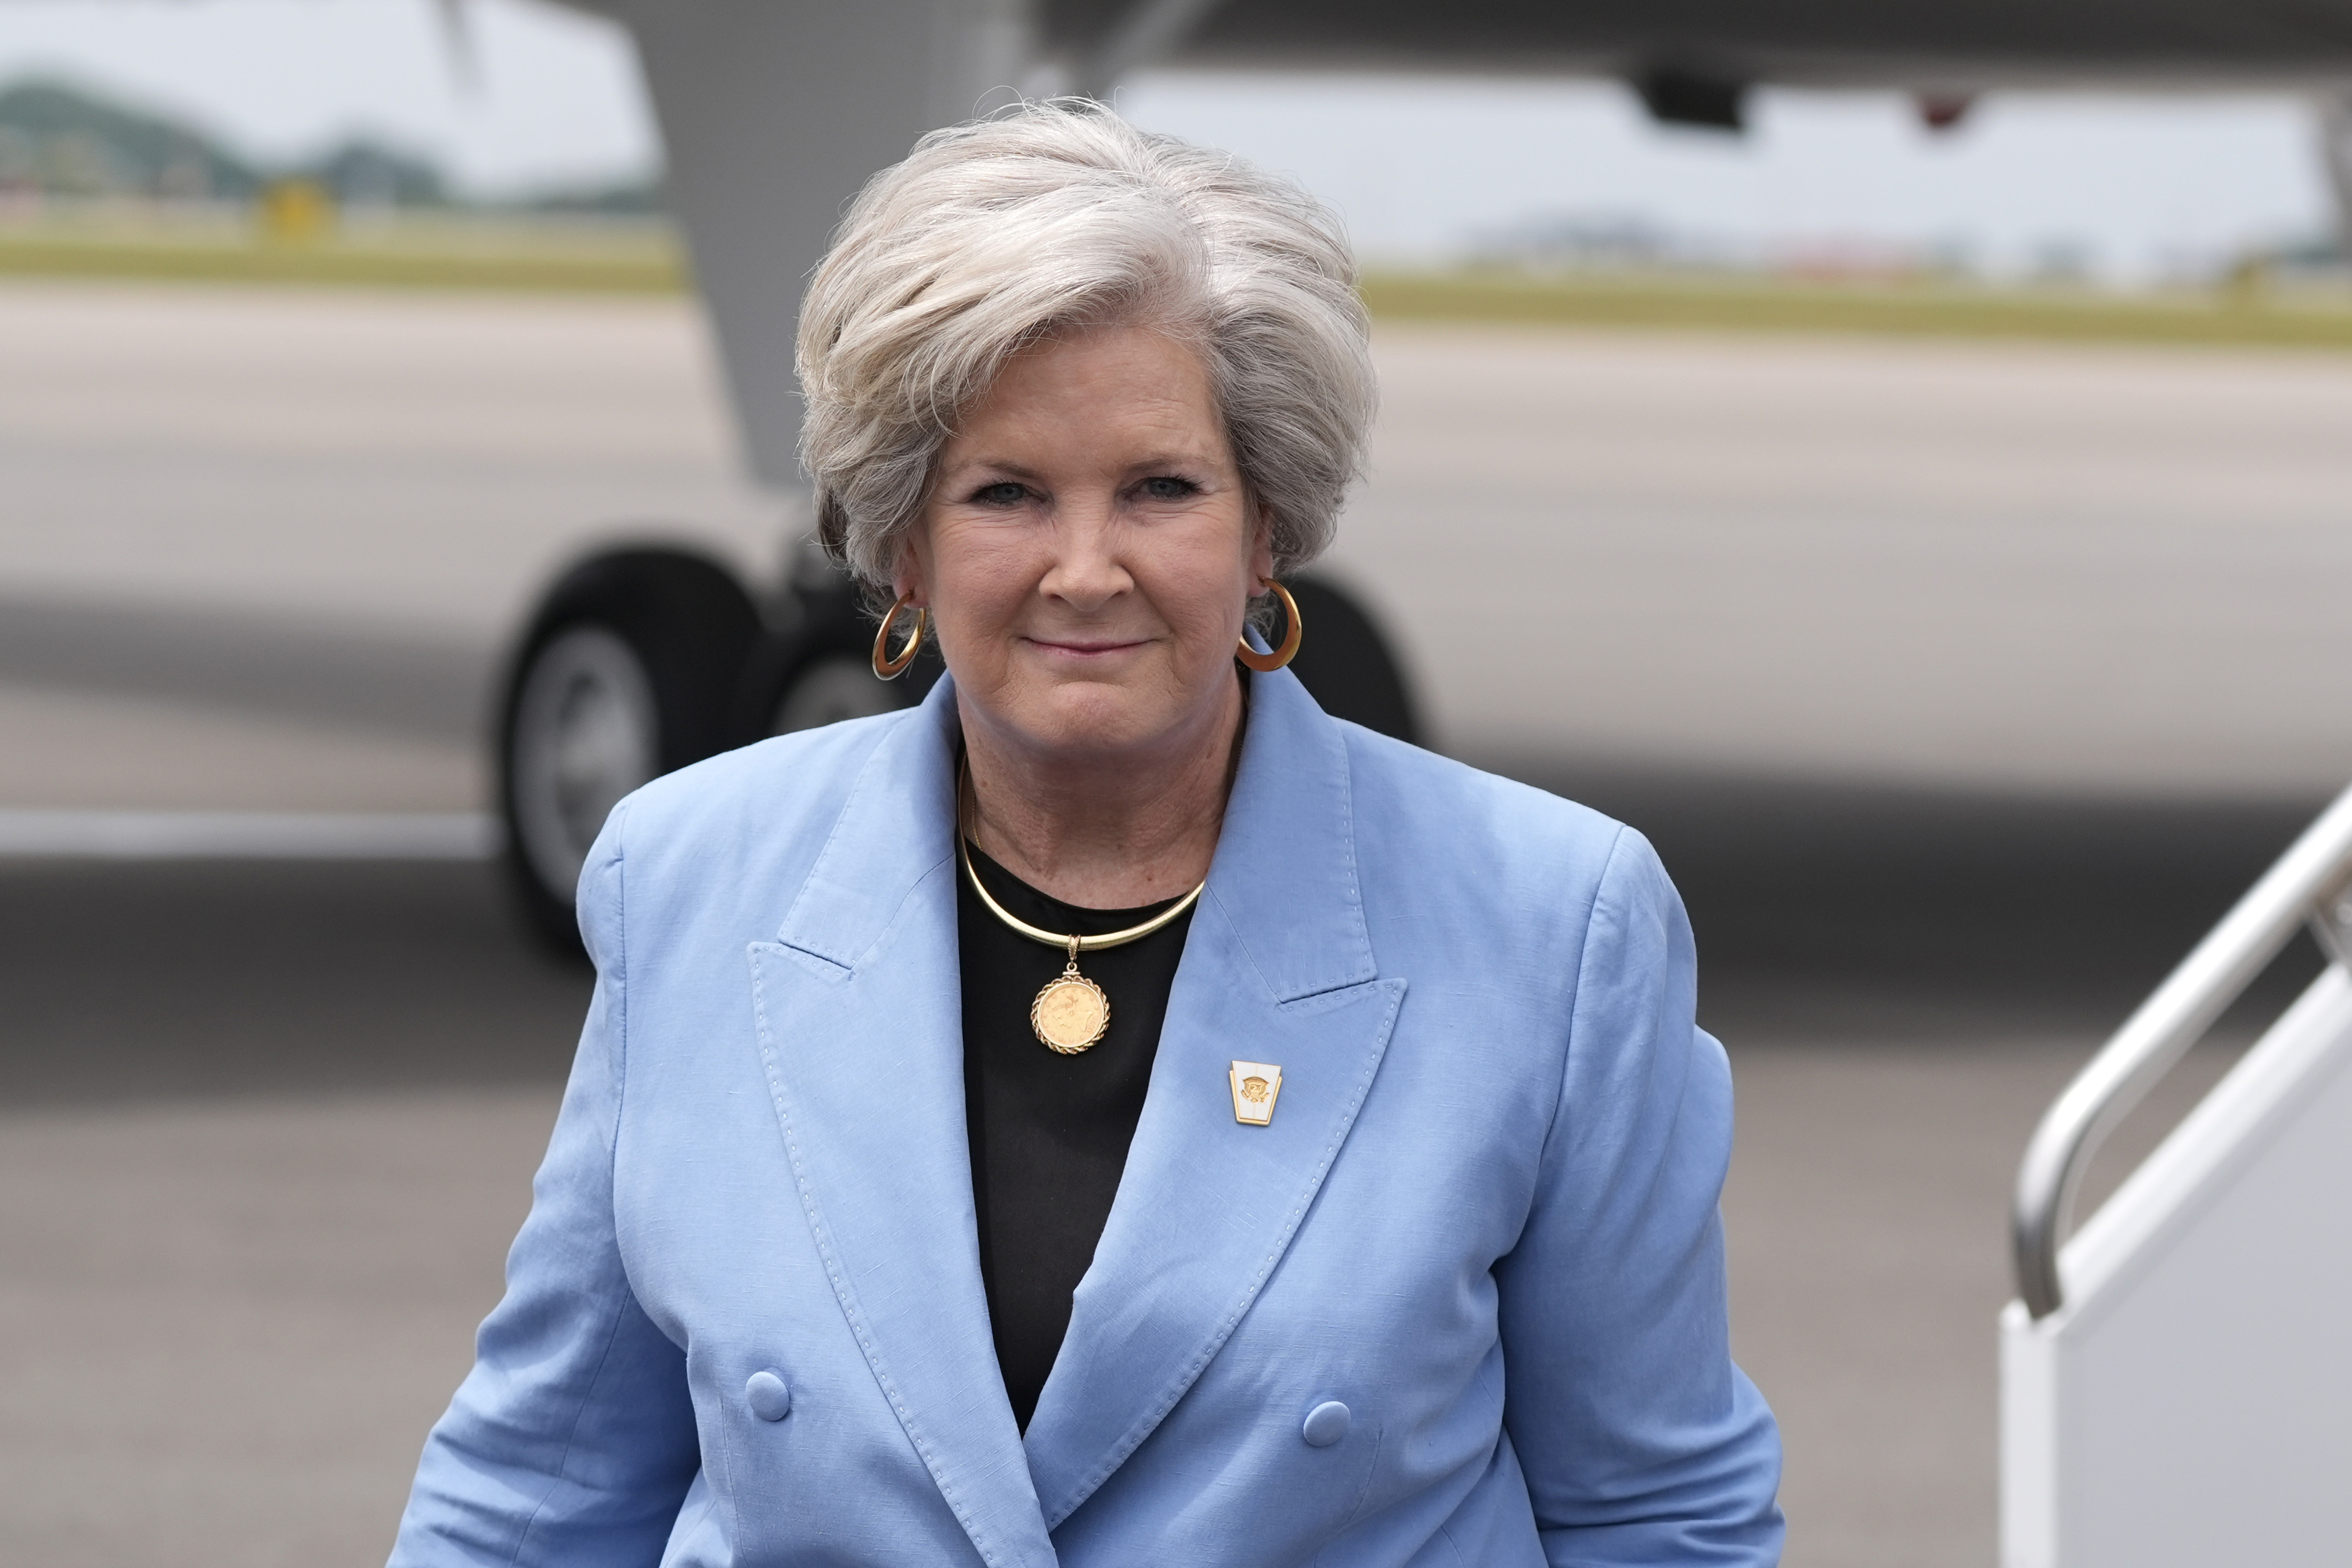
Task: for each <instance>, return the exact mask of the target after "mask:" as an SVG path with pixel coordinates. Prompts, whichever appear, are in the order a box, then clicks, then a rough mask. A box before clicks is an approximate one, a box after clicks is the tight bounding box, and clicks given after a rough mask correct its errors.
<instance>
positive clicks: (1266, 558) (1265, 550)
mask: <svg viewBox="0 0 2352 1568" xmlns="http://www.w3.org/2000/svg"><path fill="white" fill-rule="evenodd" d="M1256 510H1257V529H1256V532H1255V535H1254V536H1253V537H1252V538H1251V539H1250V556H1249V570H1250V595H1251V597H1252V598H1255V597H1256V596H1257V595H1258V594H1261V593H1264V592H1265V584H1266V583H1269V582H1272V581H1273V580H1274V513H1273V511H1272V510H1271V509H1270V508H1268V507H1266V505H1265V503H1264V502H1262V501H1261V502H1260V503H1258V506H1257V508H1256Z"/></svg>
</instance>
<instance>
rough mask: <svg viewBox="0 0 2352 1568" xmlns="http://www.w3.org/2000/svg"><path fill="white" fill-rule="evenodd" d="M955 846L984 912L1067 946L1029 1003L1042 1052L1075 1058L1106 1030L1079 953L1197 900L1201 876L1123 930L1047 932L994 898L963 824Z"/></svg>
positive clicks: (1144, 930)
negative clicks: (1064, 957)
mask: <svg viewBox="0 0 2352 1568" xmlns="http://www.w3.org/2000/svg"><path fill="white" fill-rule="evenodd" d="M963 783H964V779H963V777H961V776H960V777H959V778H958V779H957V780H956V786H957V788H956V806H957V810H956V815H957V816H958V817H959V818H961V816H962V815H963V810H962V807H963ZM956 850H957V852H958V853H960V854H961V855H962V857H963V874H964V875H965V876H966V877H968V878H970V879H971V890H972V892H974V893H976V894H980V901H981V903H982V904H986V905H987V906H988V912H989V913H990V914H991V915H995V916H996V917H997V918H998V919H999V920H1002V921H1003V922H1004V924H1005V925H1009V926H1011V927H1012V928H1013V930H1015V931H1017V932H1019V933H1020V934H1021V935H1022V936H1026V937H1027V938H1029V940H1031V941H1032V942H1042V943H1044V944H1045V946H1048V947H1061V948H1066V950H1067V951H1068V953H1069V962H1068V963H1067V964H1066V966H1065V967H1063V969H1062V972H1061V974H1059V975H1058V976H1056V977H1054V978H1053V979H1050V980H1048V981H1046V982H1045V988H1044V989H1042V990H1040V991H1039V992H1038V993H1037V999H1036V1000H1034V1001H1033V1002H1031V1003H1030V1004H1029V1027H1030V1028H1031V1029H1033V1030H1036V1031H1037V1039H1038V1040H1039V1041H1040V1042H1041V1043H1043V1044H1044V1045H1045V1049H1046V1050H1048V1051H1055V1052H1057V1053H1059V1054H1061V1055H1063V1056H1076V1055H1077V1054H1078V1053H1079V1052H1080V1051H1087V1050H1089V1049H1091V1048H1092V1047H1093V1046H1095V1045H1096V1044H1097V1042H1099V1041H1100V1040H1101V1039H1102V1037H1103V1031H1104V1030H1108V1029H1109V1028H1110V998H1108V997H1107V996H1105V995H1104V994H1103V988H1101V987H1100V986H1097V985H1096V984H1095V983H1094V982H1093V981H1092V980H1089V979H1087V977H1085V976H1084V975H1081V974H1079V973H1078V955H1079V954H1081V953H1099V952H1101V951H1102V950H1103V949H1104V948H1106V947H1124V946H1127V944H1129V942H1140V941H1141V940H1143V938H1145V937H1146V936H1150V935H1151V934H1152V933H1153V932H1155V931H1158V930H1160V929H1161V928H1162V927H1164V926H1166V925H1168V923H1169V922H1170V921H1171V920H1174V919H1175V918H1176V917H1177V916H1178V915H1182V914H1183V913H1184V912H1185V911H1186V910H1188V909H1190V908H1192V905H1193V904H1197V903H1199V902H1200V898H1201V894H1202V889H1204V888H1206V887H1207V886H1208V885H1209V883H1208V881H1207V879H1206V878H1203V879H1202V883H1201V885H1200V886H1199V887H1196V888H1194V889H1193V890H1192V892H1190V893H1188V894H1185V895H1184V896H1183V897H1181V898H1180V899H1178V900H1177V901H1176V902H1175V903H1173V904H1170V905H1169V906H1168V907H1167V908H1165V909H1163V910H1161V911H1160V913H1159V914H1157V915H1153V916H1152V917H1151V918H1150V919H1149V920H1147V921H1145V922H1143V924H1141V925H1130V926H1129V927H1128V928H1127V929H1126V930H1124V931H1106V932H1104V933H1103V934H1102V935H1101V936H1079V935H1078V934H1077V933H1076V932H1075V931H1048V930H1046V929H1045V927H1044V926H1042V925H1030V924H1029V923H1028V922H1027V921H1025V920H1024V919H1022V918H1021V917H1020V916H1019V915H1015V914H1013V912H1012V911H1011V910H1009V909H1007V908H1005V907H1004V905H1003V904H999V903H997V902H996V898H995V896H994V895H993V894H991V893H990V892H989V891H988V888H987V885H986V884H985V883H982V881H981V880H980V872H979V870H978V869H977V868H976V867H974V866H973V864H972V863H971V839H969V838H968V837H966V836H965V834H964V831H963V824H962V823H961V821H959V822H958V823H957V824H956Z"/></svg>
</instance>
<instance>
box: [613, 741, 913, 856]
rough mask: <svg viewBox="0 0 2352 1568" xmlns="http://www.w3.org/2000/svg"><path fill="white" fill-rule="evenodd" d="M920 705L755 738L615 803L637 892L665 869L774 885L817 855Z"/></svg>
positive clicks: (622, 852)
mask: <svg viewBox="0 0 2352 1568" xmlns="http://www.w3.org/2000/svg"><path fill="white" fill-rule="evenodd" d="M918 712H919V710H915V709H908V710H906V711H904V712H900V713H892V714H884V715H881V716H877V717H874V718H861V719H849V720H845V721H844V722H842V723H839V724H830V725H826V726H824V727H822V728H819V729H810V730H802V731H799V732H797V733H794V734H792V735H781V736H777V737H773V738H772V739H768V740H761V741H755V742H753V743H752V744H751V745H750V746H745V747H739V748H738V749H736V750H733V751H725V752H721V753H719V755H718V756H716V757H711V758H704V759H703V760H702V761H700V762H696V763H692V764H689V765H688V766H687V767H685V768H679V769H677V771H676V772H674V773H666V774H664V775H662V776H661V777H660V778H658V779H654V780H652V781H651V782H650V783H647V784H646V785H644V786H642V787H641V788H639V789H636V790H635V792H633V793H632V794H630V795H629V796H628V797H627V798H626V799H625V800H623V802H622V803H621V805H620V806H618V807H615V808H614V818H615V819H616V824H617V828H618V833H617V837H618V840H619V841H618V842H616V843H615V844H614V845H613V846H612V848H613V852H614V853H615V854H617V855H619V856H620V857H621V858H622V859H623V860H624V861H625V862H626V863H627V864H628V865H629V866H630V868H631V876H630V885H631V888H632V893H633V897H634V895H635V891H636V890H638V889H641V888H645V887H646V886H647V885H648V883H651V884H653V885H656V886H657V885H659V884H660V883H662V882H663V881H664V880H665V873H692V874H693V875H694V877H695V880H696V885H698V886H699V887H702V888H704V889H706V890H707V889H708V888H709V887H712V886H719V885H725V884H726V883H727V882H729V881H732V880H739V879H740V878H742V877H748V876H756V877H758V878H760V879H761V880H762V881H763V882H766V883H768V885H771V886H772V885H774V884H773V882H772V878H773V877H774V876H776V875H777V874H780V873H782V872H783V870H784V869H785V864H786V863H787V862H793V861H806V860H814V857H815V854H816V852H817V851H818V849H819V848H821V847H822V845H823V842H824V835H825V833H826V832H828V831H830V830H831V828H832V826H833V823H834V821H835V820H836V819H837V818H838V817H839V816H840V814H841V810H842V807H843V805H844V804H845V802H846V801H847V800H848V798H849V795H850V792H851V791H852V790H853V789H855V788H856V784H857V781H858V779H860V778H861V777H862V776H863V775H864V773H865V771H866V767H867V765H868V763H870V762H871V761H872V760H873V758H874V754H875V752H876V751H877V749H879V748H880V747H881V746H882V745H883V743H884V742H885V741H887V739H889V737H891V735H892V734H893V733H895V732H896V731H897V729H898V727H901V726H903V725H906V724H908V723H910V722H916V721H917V720H918ZM711 873H735V874H734V875H726V874H719V875H713V874H711Z"/></svg>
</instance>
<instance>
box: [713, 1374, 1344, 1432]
mask: <svg viewBox="0 0 2352 1568" xmlns="http://www.w3.org/2000/svg"><path fill="white" fill-rule="evenodd" d="M743 1402H744V1403H745V1404H747V1405H749V1406H751V1414H752V1415H754V1416H758V1417H759V1418H760V1419H761V1420H762V1421H781V1420H782V1419H783V1418H784V1417H785V1416H789V1415H791V1414H792V1413H793V1385H791V1384H789V1383H786V1382H785V1381H784V1378H783V1374H782V1373H779V1372H755V1373H753V1374H752V1375H751V1376H750V1377H749V1378H748V1379H746V1380H745V1382H744V1384H743ZM1340 1415H1341V1416H1343V1417H1344V1416H1346V1415H1347V1412H1346V1411H1345V1410H1342V1411H1341V1412H1340Z"/></svg>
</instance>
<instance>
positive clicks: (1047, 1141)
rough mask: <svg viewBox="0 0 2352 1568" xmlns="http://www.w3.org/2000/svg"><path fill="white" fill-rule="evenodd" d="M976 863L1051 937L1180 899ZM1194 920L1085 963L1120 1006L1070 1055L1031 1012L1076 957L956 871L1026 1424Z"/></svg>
mask: <svg viewBox="0 0 2352 1568" xmlns="http://www.w3.org/2000/svg"><path fill="white" fill-rule="evenodd" d="M971 858H972V864H973V865H974V866H975V867H976V868H978V870H979V872H980V874H981V876H982V878H983V879H984V880H985V881H986V882H987V883H988V891H989V893H990V894H992V896H993V897H994V898H995V899H996V902H997V903H999V904H1003V906H1004V907H1005V908H1006V909H1008V910H1010V911H1012V912H1013V914H1014V915H1019V916H1020V917H1021V918H1022V919H1024V920H1025V921H1027V922H1028V923H1029V924H1030V925H1036V926H1041V927H1043V928H1044V929H1045V930H1047V931H1075V932H1077V933H1079V934H1080V935H1081V936H1097V935H1099V934H1101V933H1103V932H1106V931H1118V930H1120V929H1123V928H1124V927H1126V926H1129V925H1140V924H1142V923H1143V922H1144V921H1146V920H1149V919H1150V918H1151V917H1152V915H1156V914H1158V913H1159V912H1160V910H1163V909H1165V908H1167V907H1168V904H1172V903H1174V902H1175V901H1174V900H1173V899H1171V900H1169V901H1168V902H1167V903H1162V904H1150V905H1149V906H1147V907H1145V908H1142V909H1080V908H1078V907H1076V905H1074V904H1064V903H1063V902H1061V901H1060V900H1059V899H1055V898H1048V897H1047V896H1045V894H1042V893H1040V892H1038V891H1037V890H1036V889H1035V888H1034V887H1031V886H1030V885H1029V884H1028V883H1024V882H1022V881H1021V880H1019V879H1018V878H1016V877H1015V876H1013V873H1010V872H1008V871H1006V870H1005V869H1004V868H1003V866H1000V865H998V864H997V863H996V862H994V861H992V860H990V859H989V858H988V857H987V856H986V855H984V854H982V853H981V852H979V851H978V850H976V849H975V850H974V851H972V855H971ZM1191 927H1192V911H1191V910H1189V909H1188V910H1186V911H1185V912H1184V913H1183V914H1182V915H1179V916H1177V917H1176V918H1175V919H1173V920H1171V921H1170V922H1169V923H1168V924H1167V925H1164V926H1162V927H1161V928H1160V929H1159V930H1158V931H1155V932H1153V933H1152V934H1151V935H1150V936H1146V937H1143V938H1142V939H1140V940H1139V941H1135V942H1129V943H1128V944H1127V945H1126V946H1121V947H1108V948H1105V949H1104V950H1103V951H1101V952H1099V953H1085V954H1081V955H1079V957H1078V972H1079V973H1080V974H1082V975H1084V976H1086V977H1087V978H1088V979H1090V980H1092V981H1093V982H1094V983H1095V984H1096V985H1097V986H1100V987H1101V988H1103V991H1104V993H1105V994H1106V995H1107V996H1108V998H1110V1027H1109V1029H1108V1030H1107V1031H1106V1032H1105V1033H1104V1035H1103V1038H1102V1039H1101V1040H1099V1041H1098V1042H1097V1043H1096V1044H1095V1045H1094V1047H1093V1048H1092V1049H1090V1050H1088V1051H1085V1052H1083V1053H1082V1054H1080V1055H1077V1056H1062V1055H1058V1054H1056V1053H1055V1052H1054V1051H1049V1050H1047V1049H1046V1048H1045V1045H1044V1044H1043V1043H1042V1042H1041V1041H1040V1040H1038V1039H1037V1035H1036V1031H1035V1030H1033V1029H1032V1028H1031V1027H1030V1025H1029V1004H1030V1003H1031V1002H1032V1001H1033V1000H1034V999H1035V998H1036V995H1037V992H1038V991H1039V989H1040V988H1043V987H1044V986H1045V983H1046V982H1047V981H1049V980H1051V979H1053V978H1054V977H1055V976H1057V975H1059V974H1060V973H1061V972H1062V967H1063V966H1064V965H1065V964H1066V963H1068V962H1069V954H1068V952H1067V951H1066V950H1065V949H1061V948H1055V947H1048V946H1045V944H1044V943H1042V942H1034V941H1032V940H1031V939H1030V938H1028V937H1026V936H1022V935H1021V934H1020V933H1019V932H1017V931H1015V930H1013V928H1012V927H1011V926H1009V925H1005V924H1004V922H1003V921H1002V920H999V919H998V918H997V917H996V916H995V915H993V914H992V913H990V911H989V908H988V906H987V905H986V904H982V903H981V901H980V898H979V896H978V895H977V894H974V893H973V892H972V890H971V882H970V881H969V880H968V879H967V878H966V877H964V875H963V874H962V868H961V866H959V867H958V868H957V875H956V928H957V940H958V944H959V946H960V949H961V953H960V957H961V964H962V967H963V1082H964V1114H965V1118H966V1121H967V1124H968V1125H969V1127H970V1130H971V1195H972V1201H973V1203H974V1205H975V1206H976V1208H977V1210H978V1213H979V1217H980V1277H981V1280H982V1283H984V1284H985V1285H986V1287H987V1289H988V1317H989V1323H990V1326H991V1327H992V1329H993V1331H994V1333H995V1335H996V1363H997V1365H998V1366H999V1367H1001V1368H1003V1373H1004V1391H1005V1393H1006V1394H1008V1395H1010V1396H1012V1399H1013V1416H1014V1417H1015V1418H1016V1419H1017V1420H1018V1421H1019V1422H1020V1423H1021V1427H1022V1430H1024V1431H1026V1430H1028V1427H1029V1416H1030V1413H1031V1412H1033V1411H1034V1410H1035V1409H1036V1408H1037V1395H1038V1391H1039V1390H1041V1389H1043V1388H1044V1387H1045V1375H1046V1374H1047V1373H1049V1372H1051V1371H1053V1370H1054V1357H1055V1355H1056V1354H1059V1353H1060V1351H1061V1348H1062V1335H1063V1333H1065V1332H1066V1331H1067V1329H1068V1328H1069V1326H1070V1292H1071V1291H1074V1290H1076V1289H1077V1284H1078V1281H1079V1280H1080V1278H1082V1277H1083V1276H1084V1275H1085V1273H1086V1271H1087V1266H1088V1265H1089V1264H1091V1263H1092V1262H1093V1261H1094V1257H1095V1243H1096V1242H1097V1241H1099V1240H1101V1239H1102V1232H1103V1223H1104V1222H1105V1221H1106V1220H1108V1218H1110V1205H1111V1199H1112V1198H1113V1197H1117V1196H1118V1178H1119V1173H1120V1172H1121V1171H1123V1170H1125V1169H1126V1168H1127V1145H1128V1144H1129V1142H1130V1141H1131V1140H1132V1139H1133V1138H1134V1136H1135V1124H1136V1122H1137V1120H1138V1119H1139V1118H1140V1117H1141V1116H1142V1114H1143V1095H1144V1091H1145V1090H1146V1089H1148V1088H1149V1087H1150V1082H1151V1061H1152V1058H1153V1057H1154V1056H1155V1055H1156V1054H1158V1052H1159V1050H1160V1019H1163V1018H1165V1017H1166V1016H1167V1012H1168V991H1169V988H1170V987H1171V986H1172V985H1174V984H1175V981H1176V964H1177V960H1178V959H1180V958H1181V957H1182V956H1183V954H1184V934H1185V932H1186V931H1188V930H1190V929H1191Z"/></svg>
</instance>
